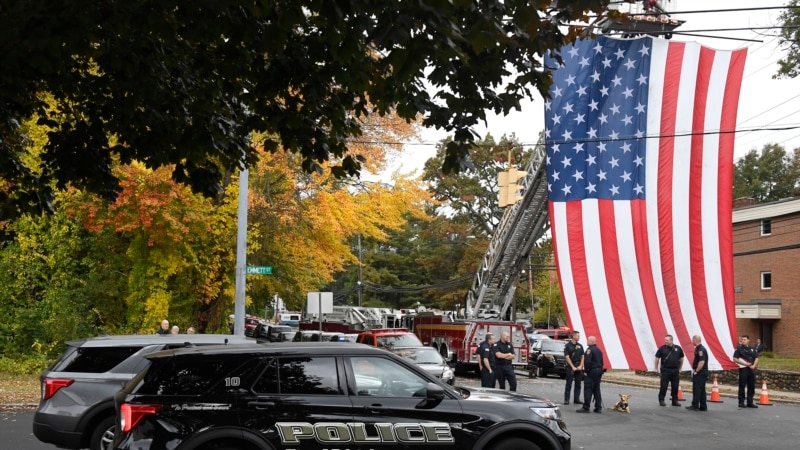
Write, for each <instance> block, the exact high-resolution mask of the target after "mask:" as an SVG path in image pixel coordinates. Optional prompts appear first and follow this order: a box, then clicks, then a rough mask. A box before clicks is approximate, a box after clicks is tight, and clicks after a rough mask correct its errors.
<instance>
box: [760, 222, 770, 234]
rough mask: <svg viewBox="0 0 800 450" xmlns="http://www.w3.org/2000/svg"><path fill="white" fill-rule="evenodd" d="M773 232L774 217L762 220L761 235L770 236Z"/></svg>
mask: <svg viewBox="0 0 800 450" xmlns="http://www.w3.org/2000/svg"><path fill="white" fill-rule="evenodd" d="M771 234H772V219H764V220H762V221H761V235H762V236H769V235H771Z"/></svg>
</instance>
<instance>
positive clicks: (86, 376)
mask: <svg viewBox="0 0 800 450" xmlns="http://www.w3.org/2000/svg"><path fill="white" fill-rule="evenodd" d="M229 343H230V344H242V343H252V344H253V345H255V340H253V339H249V338H245V337H241V336H231V335H222V334H177V335H175V334H167V335H160V334H155V335H128V336H101V337H94V338H88V339H80V340H76V341H70V342H67V350H66V351H65V352H64V354H63V355H62V356H61V358H59V360H58V361H56V362H55V363H54V364H53V365H52V366H51V367H50V368H49V369H47V370H45V371H44V372H42V374H41V376H40V377H39V379H40V381H41V386H42V389H41V392H42V397H41V400H40V401H39V408H38V409H37V410H36V414H35V415H34V418H33V434H34V435H35V436H36V438H37V439H39V440H40V441H42V442H45V443H48V444H54V445H55V446H57V447H61V448H68V449H80V448H90V449H92V450H106V449H107V448H110V446H111V443H112V442H113V441H114V431H115V429H116V425H115V410H114V394H116V393H117V391H119V390H120V389H121V388H122V387H123V386H125V384H126V383H127V382H128V381H129V380H130V379H131V378H133V377H134V375H136V374H137V373H139V372H141V371H142V369H144V368H145V367H147V366H148V365H149V360H147V359H146V358H145V355H148V354H150V353H153V352H157V351H161V350H169V349H176V348H183V347H192V346H197V345H218V344H229Z"/></svg>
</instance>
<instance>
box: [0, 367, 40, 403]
mask: <svg viewBox="0 0 800 450" xmlns="http://www.w3.org/2000/svg"><path fill="white" fill-rule="evenodd" d="M39 395H40V391H39V375H31V374H19V373H6V372H0V405H10V404H21V403H39Z"/></svg>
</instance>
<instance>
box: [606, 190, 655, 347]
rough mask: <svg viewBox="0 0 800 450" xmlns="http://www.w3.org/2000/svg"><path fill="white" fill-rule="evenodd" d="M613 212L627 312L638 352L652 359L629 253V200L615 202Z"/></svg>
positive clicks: (652, 344) (644, 312)
mask: <svg viewBox="0 0 800 450" xmlns="http://www.w3.org/2000/svg"><path fill="white" fill-rule="evenodd" d="M614 215H615V218H614V219H615V222H616V230H617V236H619V238H618V239H617V247H618V251H619V261H620V272H621V273H622V284H623V286H624V289H625V299H626V300H627V306H628V312H629V314H630V317H631V322H632V325H633V329H634V335H635V336H636V345H637V351H638V352H639V353H640V354H641V355H642V360H643V361H645V362H647V361H652V360H653V353H654V352H651V351H650V349H651V348H654V347H656V345H655V341H654V339H653V328H652V326H651V325H650V321H649V320H642V319H647V310H646V309H645V306H644V305H645V303H644V294H643V292H642V284H641V283H640V282H639V280H640V279H641V277H640V276H639V267H638V264H637V260H636V258H631V256H630V255H635V254H636V247H635V245H634V241H633V239H630V238H629V236H630V237H632V236H633V235H634V234H633V220H632V212H631V202H628V201H621V202H620V201H617V202H614ZM645 276H647V274H645Z"/></svg>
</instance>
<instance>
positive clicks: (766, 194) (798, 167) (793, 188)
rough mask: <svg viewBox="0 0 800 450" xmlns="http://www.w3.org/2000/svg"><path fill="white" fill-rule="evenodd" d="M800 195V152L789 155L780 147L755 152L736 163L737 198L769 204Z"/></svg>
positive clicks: (734, 180) (734, 187)
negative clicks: (750, 198)
mask: <svg viewBox="0 0 800 450" xmlns="http://www.w3.org/2000/svg"><path fill="white" fill-rule="evenodd" d="M798 195H800V149H796V150H795V151H794V152H793V153H787V152H786V150H784V148H783V147H782V146H780V145H778V144H767V145H765V146H764V148H763V149H761V152H758V151H757V150H755V149H753V150H750V151H749V152H747V154H745V155H744V156H743V157H742V158H740V159H739V160H738V161H736V163H735V164H734V168H733V198H742V197H752V198H753V199H755V201H756V202H757V203H766V202H772V201H776V200H780V199H782V198H787V197H794V196H798Z"/></svg>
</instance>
